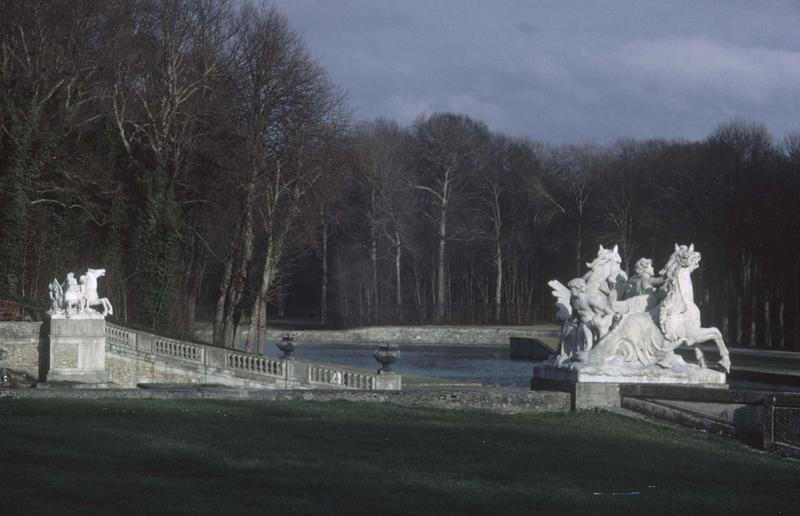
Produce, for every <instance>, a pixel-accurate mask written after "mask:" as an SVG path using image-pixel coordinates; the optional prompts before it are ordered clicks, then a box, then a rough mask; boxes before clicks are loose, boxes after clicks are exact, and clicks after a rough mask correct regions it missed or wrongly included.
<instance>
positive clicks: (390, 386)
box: [375, 371, 403, 391]
mask: <svg viewBox="0 0 800 516" xmlns="http://www.w3.org/2000/svg"><path fill="white" fill-rule="evenodd" d="M402 382H403V377H402V376H401V375H399V374H395V373H386V372H383V371H378V376H377V378H375V390H379V391H399V390H400V389H402V388H403V383H402Z"/></svg>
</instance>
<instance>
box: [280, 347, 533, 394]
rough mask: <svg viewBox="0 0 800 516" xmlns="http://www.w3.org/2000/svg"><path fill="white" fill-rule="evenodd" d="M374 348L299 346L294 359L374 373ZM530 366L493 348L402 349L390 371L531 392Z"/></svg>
mask: <svg viewBox="0 0 800 516" xmlns="http://www.w3.org/2000/svg"><path fill="white" fill-rule="evenodd" d="M273 347H274V346H273ZM376 347H377V345H376V346H374V347H373V346H364V345H357V344H298V345H297V348H296V350H295V352H294V356H295V357H296V358H297V360H302V361H304V362H317V363H323V364H338V365H343V366H349V367H355V368H359V369H372V370H377V369H378V368H379V367H380V364H378V362H376V361H375V359H374V358H373V357H372V352H373V351H374V349H375V348H376ZM266 354H267V355H270V356H278V355H280V352H279V351H278V349H277V348H274V350H273V349H269V348H267V350H266ZM532 365H533V363H532V362H530V361H527V360H516V359H511V358H509V356H508V348H499V347H496V346H470V347H464V346H424V345H405V346H402V345H401V346H400V359H399V360H398V361H397V362H396V363H395V364H394V365H393V369H394V370H395V371H396V372H398V373H400V374H404V375H416V376H432V377H436V378H445V379H450V380H455V381H458V382H461V383H481V384H485V385H496V386H500V387H518V388H524V389H530V381H531V368H532Z"/></svg>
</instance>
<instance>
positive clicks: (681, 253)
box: [659, 244, 702, 278]
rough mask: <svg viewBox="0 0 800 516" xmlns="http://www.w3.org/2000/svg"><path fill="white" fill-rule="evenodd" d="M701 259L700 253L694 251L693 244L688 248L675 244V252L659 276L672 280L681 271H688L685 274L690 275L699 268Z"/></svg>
mask: <svg viewBox="0 0 800 516" xmlns="http://www.w3.org/2000/svg"><path fill="white" fill-rule="evenodd" d="M701 258H702V256H701V255H700V253H699V252H697V251H695V250H694V244H690V245H689V246H685V245H678V244H675V251H674V252H673V253H672V255H671V256H670V257H669V260H667V264H666V265H664V268H663V269H661V270H660V271H659V274H660V275H662V276H665V277H667V278H674V277H675V275H676V274H677V273H678V272H679V271H681V270H682V269H688V271H687V272H689V273H691V272H692V271H694V270H695V269H696V268H698V267H699V266H700V259H701Z"/></svg>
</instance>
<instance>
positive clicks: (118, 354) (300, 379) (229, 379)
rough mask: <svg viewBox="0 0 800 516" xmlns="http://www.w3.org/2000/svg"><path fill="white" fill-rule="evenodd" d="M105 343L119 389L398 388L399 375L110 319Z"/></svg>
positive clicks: (111, 378)
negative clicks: (274, 354)
mask: <svg viewBox="0 0 800 516" xmlns="http://www.w3.org/2000/svg"><path fill="white" fill-rule="evenodd" d="M106 343H107V369H108V374H109V381H110V382H112V383H114V384H116V385H119V386H121V387H135V386H136V385H138V384H141V383H153V384H160V383H174V384H219V385H225V386H228V387H242V388H250V387H253V388H261V389H264V388H267V389H292V388H295V389H302V388H306V389H307V388H329V389H359V390H395V389H400V388H401V377H400V375H378V374H374V373H364V372H361V371H355V370H351V369H349V368H346V367H340V366H331V365H321V364H310V363H305V362H299V361H295V360H285V359H276V358H270V357H265V356H262V355H256V354H253V353H244V352H241V351H236V350H233V349H227V348H219V347H215V346H210V345H203V344H197V343H194V342H186V341H181V340H176V339H169V338H166V337H161V336H159V335H155V334H152V333H149V332H145V331H139V330H132V329H130V328H125V327H123V326H118V325H115V324H111V323H106Z"/></svg>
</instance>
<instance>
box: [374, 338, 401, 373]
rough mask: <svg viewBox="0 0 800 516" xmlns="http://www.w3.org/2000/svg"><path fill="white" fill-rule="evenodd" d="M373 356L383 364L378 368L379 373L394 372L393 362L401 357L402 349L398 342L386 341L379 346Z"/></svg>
mask: <svg viewBox="0 0 800 516" xmlns="http://www.w3.org/2000/svg"><path fill="white" fill-rule="evenodd" d="M372 356H373V357H375V360H377V361H378V362H379V363H380V364H381V368H380V369H378V373H379V374H385V373H392V372H393V371H392V364H394V363H395V362H397V359H398V358H400V349H398V347H397V344H390V343H388V342H384V343H383V344H381V345H379V346H378V349H376V350H375V351H374V352H373V353H372Z"/></svg>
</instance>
